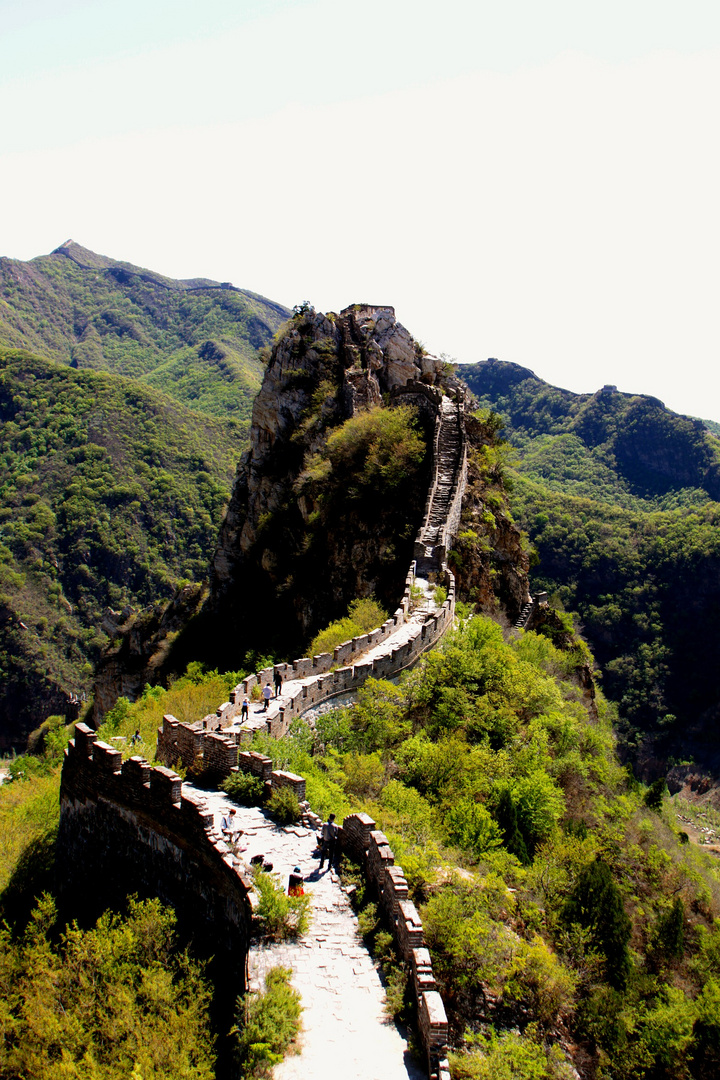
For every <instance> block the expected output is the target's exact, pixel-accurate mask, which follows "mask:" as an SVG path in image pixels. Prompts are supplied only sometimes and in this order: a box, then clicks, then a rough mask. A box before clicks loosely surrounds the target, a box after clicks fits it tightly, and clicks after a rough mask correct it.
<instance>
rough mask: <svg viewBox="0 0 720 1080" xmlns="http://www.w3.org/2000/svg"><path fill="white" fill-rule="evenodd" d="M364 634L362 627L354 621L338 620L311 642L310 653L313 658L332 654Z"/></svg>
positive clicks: (347, 619) (348, 619)
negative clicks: (347, 642) (340, 646)
mask: <svg viewBox="0 0 720 1080" xmlns="http://www.w3.org/2000/svg"><path fill="white" fill-rule="evenodd" d="M362 632H363V629H362V626H360V624H359V623H357V622H355V620H354V619H350V618H344V619H336V620H335V622H331V623H330V625H329V626H326V627H325V629H324V630H321V631H320V633H319V634H316V636H315V637H314V638H313V639H312V641H311V642H310V645H309V647H308V652H309V653H310V655H311V656H318V655H319V654H320V653H328V652H329V653H331V652H333V651H334V650H335V649H336V648H337V647H338V645H342V644H343V643H344V642H345V641H351V640H352V638H354V637H360V635H361V634H362Z"/></svg>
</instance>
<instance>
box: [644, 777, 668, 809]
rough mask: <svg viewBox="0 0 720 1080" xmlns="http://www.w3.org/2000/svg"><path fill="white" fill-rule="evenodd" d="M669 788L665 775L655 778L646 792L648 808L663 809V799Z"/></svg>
mask: <svg viewBox="0 0 720 1080" xmlns="http://www.w3.org/2000/svg"><path fill="white" fill-rule="evenodd" d="M667 790H668V787H667V784H666V782H665V777H664V776H661V777H659V779H657V780H654V781H653V782H652V784H651V785H650V787H649V788H648V789H647V791H646V792H645V805H646V806H647V807H648V809H650V810H656V811H659V810H662V804H663V799H664V798H665V796H666V795H667Z"/></svg>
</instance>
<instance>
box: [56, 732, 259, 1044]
mask: <svg viewBox="0 0 720 1080" xmlns="http://www.w3.org/2000/svg"><path fill="white" fill-rule="evenodd" d="M181 737H182V736H181ZM57 852H58V855H57V866H58V868H59V869H58V891H59V897H60V903H61V907H62V910H63V911H67V912H70V913H71V914H72V916H73V917H74V918H78V920H79V921H80V923H81V924H87V923H89V922H91V921H93V920H94V919H95V918H97V916H98V915H99V914H100V913H101V912H102V911H103V910H105V909H106V908H107V907H111V908H114V907H116V906H117V903H118V900H119V899H121V898H124V897H125V896H127V895H128V894H130V893H137V894H138V895H139V896H140V897H155V896H157V897H159V898H160V900H162V902H163V903H166V904H170V905H171V906H172V907H173V908H174V909H175V912H176V914H177V919H178V931H179V933H180V935H181V937H182V938H183V940H186V941H190V940H192V941H193V947H194V948H195V949H196V951H197V952H198V954H199V955H200V956H204V957H206V958H207V959H208V960H211V964H210V968H209V974H210V976H211V978H212V979H213V981H214V983H215V985H216V1004H217V1008H218V1009H219V1011H220V1013H222V1014H224V1013H225V1012H227V1014H228V1015H227V1017H226V1019H227V1022H228V1023H230V1022H231V1021H232V1016H231V1014H232V1009H233V1004H234V1002H235V1000H236V998H237V995H238V994H240V993H242V992H243V991H244V989H245V961H246V957H247V953H248V948H249V940H250V921H251V914H252V912H251V905H250V899H249V891H250V889H251V887H252V886H251V882H250V880H249V879H248V878H246V877H245V876H244V874H243V869H242V864H241V863H240V861H239V860H238V859H237V858H236V857H235V856H234V855H233V854H232V852H231V851H230V849H229V848H228V846H227V844H226V843H225V842H224V840H223V838H222V836H221V835H220V834H219V833H218V832H216V831H215V828H214V823H213V814H212V812H211V811H209V810H206V809H205V808H204V805H203V803H202V801H201V799H199V800H198V801H193V800H190V799H188V798H186V797H185V796H183V794H182V781H181V779H180V777H179V776H177V775H176V774H175V773H174V772H172V771H171V770H170V769H167V768H164V767H162V766H159V767H156V768H152V767H151V766H150V765H149V764H148V763H147V761H145V760H144V758H141V757H132V758H130V759H129V760H127V761H124V762H123V761H122V755H121V753H120V751H119V750H115V749H114V748H113V747H111V746H108V745H107V743H103V742H99V741H98V739H97V735H96V734H95V732H94V731H92V730H91V729H90V728H89V727H87V725H85V724H80V723H79V724H76V725H75V737H74V738H73V739H72V740H71V741H70V744H69V746H68V748H67V750H66V752H65V760H64V763H63V770H62V780H61V786H60V827H59V832H58V847H57ZM213 957H217V960H216V961H214V962H212V958H213ZM228 1003H229V1004H228Z"/></svg>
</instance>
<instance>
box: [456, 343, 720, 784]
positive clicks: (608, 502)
mask: <svg viewBox="0 0 720 1080" xmlns="http://www.w3.org/2000/svg"><path fill="white" fill-rule="evenodd" d="M463 376H464V378H465V379H466V381H467V382H468V384H469V385H470V386H471V387H472V388H473V390H474V391H475V392H476V393H477V394H478V395H479V396H480V398H481V401H482V403H483V404H484V405H485V406H489V407H492V408H494V409H496V410H498V412H500V413H501V415H502V418H503V421H504V422H505V424H506V428H505V432H504V434H505V436H506V437H507V439H508V440H509V441H510V442H511V443H512V445H513V447H514V448H515V451H516V453H515V465H516V467H517V470H518V473H519V476H518V478H517V480H516V482H515V483H514V485H513V491H512V495H511V500H512V506H513V511H514V513H515V515H516V518H517V519H518V522H519V524H521V525H522V526H523V527H524V528H525V529H526V530H527V531H528V533H529V535H530V537H531V540H532V542H533V545H534V548H535V551H536V554H537V557H538V559H537V565H536V568H535V570H534V572H533V576H532V585H533V591H535V590H542V589H546V590H547V591H548V592H549V593H550V595H551V597H552V598H553V599H554V601H555V602H556V603H557V604H559V605H560V606H564V607H565V608H566V609H567V610H568V611H572V612H575V613H577V615H578V617H579V621H580V624H581V625H582V628H583V633H584V634H585V636H586V637H587V639H588V641H589V642H590V643H591V645H592V647H593V651H594V653H595V655H596V657H597V659H598V661H599V663H600V665H601V667H602V670H603V673H604V686H605V689H606V692H607V694H608V696H609V697H610V698H612V699H613V700H614V701H616V702H617V703H618V705H619V707H620V715H621V721H622V739H623V745H624V746H625V748H626V749H627V751H628V753H629V754H630V755H631V756H632V757H633V760H635V761H636V762H639V763H640V764H641V766H642V763H643V762H648V764H647V768H648V769H650V770H651V769H653V768H657V767H658V765H657V759H660V760H664V762H665V763H666V767H667V765H668V764H673V762H677V761H684V760H692V759H693V758H694V759H696V760H699V761H703V762H704V763H706V764H707V765H709V766H710V767H711V768H717V767H718V766H719V765H720V743H719V742H718V739H717V728H716V724H715V722H714V719H713V718H714V717H715V715H716V709H717V707H718V705H719V704H720V699H719V698H718V692H717V680H716V678H715V672H716V671H717V669H718V666H719V665H720V645H719V644H718V638H717V635H716V634H715V632H714V627H715V622H716V614H717V610H718V604H720V540H719V539H718V535H719V534H718V529H717V523H718V521H719V520H720V509H719V507H718V503H716V502H715V501H713V500H715V499H717V498H720V483H719V481H718V476H719V475H720V472H719V469H718V462H719V461H720V443H719V442H718V440H717V439H716V438H715V437H714V436H713V435H711V434H710V433H709V431H708V430H707V429H706V428H705V427H704V426H703V424H702V423H701V422H700V421H697V420H693V419H691V418H688V417H682V416H677V415H675V414H674V413H671V412H669V410H667V409H665V408H664V407H663V406H662V404H661V403H660V402H659V401H656V400H655V399H653V398H645V397H636V396H631V395H627V394H618V393H617V392H614V391H613V389H612V388H606V389H605V390H603V391H600V392H598V393H597V394H592V395H590V394H571V393H569V392H568V391H564V390H559V389H558V388H556V387H552V386H548V385H547V384H546V383H543V382H542V381H541V380H540V379H537V378H535V376H533V375H532V373H531V372H529V371H527V370H526V369H524V368H519V367H517V366H516V365H513V364H502V363H499V362H498V361H488V362H487V363H486V364H477V365H472V366H470V367H468V368H464V369H463ZM653 759H654V761H655V763H654V764H653Z"/></svg>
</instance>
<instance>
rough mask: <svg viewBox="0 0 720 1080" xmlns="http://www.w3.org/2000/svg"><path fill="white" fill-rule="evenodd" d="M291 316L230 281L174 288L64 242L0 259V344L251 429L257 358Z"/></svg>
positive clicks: (186, 283) (202, 281)
mask: <svg viewBox="0 0 720 1080" xmlns="http://www.w3.org/2000/svg"><path fill="white" fill-rule="evenodd" d="M289 314H290V312H289V311H287V309H285V308H284V307H282V306H281V305H280V304H274V303H272V301H270V300H266V299H264V298H263V297H260V296H256V295H255V294H254V293H250V292H246V291H244V290H242V289H237V288H235V287H234V286H232V285H230V284H229V283H227V282H224V283H222V284H221V283H220V282H217V281H209V280H207V279H205V278H193V279H190V280H188V281H175V280H173V279H171V278H166V277H163V276H162V275H161V274H156V273H153V272H152V271H150V270H144V269H142V268H141V267H138V266H133V265H131V264H130V263H124V262H118V261H116V260H114V259H110V258H107V257H106V256H104V255H97V254H96V253H95V252H93V251H88V250H87V249H86V248H83V247H81V246H80V245H79V244H76V243H74V242H73V241H72V240H68V241H67V243H65V244H62V245H61V246H60V247H59V248H56V249H55V251H53V252H52V253H51V254H50V255H42V256H40V257H38V258H36V259H32V260H30V261H29V262H20V261H18V260H16V259H5V258H3V259H0V344H3V345H10V346H15V347H20V348H26V349H30V350H32V351H33V352H35V353H37V354H39V355H40V356H45V357H48V358H49V359H52V360H57V361H59V362H60V363H64V364H70V365H71V366H72V367H75V368H80V369H85V368H89V369H92V370H94V371H108V372H112V373H113V374H116V375H125V376H128V377H130V378H133V379H136V380H138V381H139V382H142V383H145V384H147V385H148V386H154V387H156V388H157V389H160V390H163V391H164V392H165V393H167V394H169V395H170V396H171V397H174V398H176V399H177V400H178V401H181V402H182V403H183V404H185V405H187V406H189V407H190V408H192V409H196V410H198V411H199V412H207V413H210V414H211V415H212V416H230V417H232V418H234V419H236V420H244V421H249V418H250V411H251V408H252V401H253V398H254V396H255V394H256V393H257V391H258V389H259V387H260V382H261V378H262V372H261V364H260V361H259V359H258V350H259V349H261V348H262V347H263V346H265V345H267V344H268V343H269V342H270V341H271V340H272V336H273V334H274V333H275V331H276V330H277V329H278V327H279V326H280V325H281V324H282V323H283V322H284V321H285V319H287V318H288V316H289Z"/></svg>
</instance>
